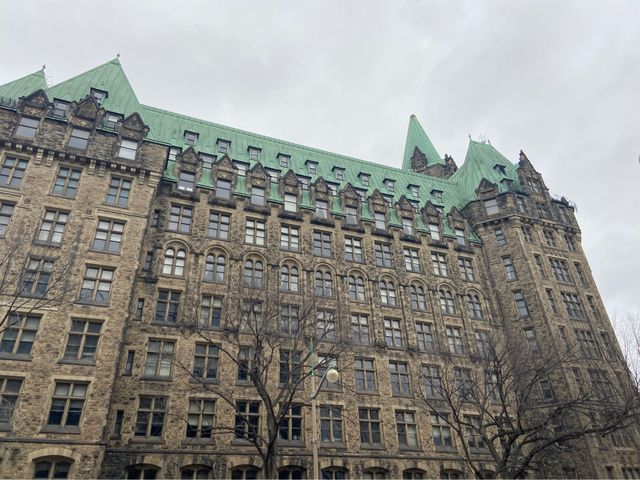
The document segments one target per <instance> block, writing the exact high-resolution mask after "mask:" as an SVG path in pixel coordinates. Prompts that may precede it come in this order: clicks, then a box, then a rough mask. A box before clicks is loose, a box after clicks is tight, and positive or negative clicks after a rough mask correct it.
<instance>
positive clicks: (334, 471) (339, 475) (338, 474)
mask: <svg viewBox="0 0 640 480" xmlns="http://www.w3.org/2000/svg"><path fill="white" fill-rule="evenodd" d="M348 477H349V470H347V469H346V468H339V467H331V468H325V469H324V470H322V480H346V479H347V478H348Z"/></svg>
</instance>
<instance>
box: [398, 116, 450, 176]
mask: <svg viewBox="0 0 640 480" xmlns="http://www.w3.org/2000/svg"><path fill="white" fill-rule="evenodd" d="M416 148H418V149H419V150H420V152H422V154H423V155H424V156H425V157H426V159H427V164H428V165H433V164H444V161H443V159H442V157H441V156H440V154H439V153H438V152H437V150H436V148H435V147H434V146H433V143H431V140H429V137H428V136H427V134H426V133H425V131H424V129H423V128H422V125H420V122H418V119H417V118H416V116H415V115H411V116H410V117H409V128H408V129H407V140H406V143H405V146H404V157H403V159H402V169H403V170H412V167H411V157H413V154H414V152H415V149H416Z"/></svg>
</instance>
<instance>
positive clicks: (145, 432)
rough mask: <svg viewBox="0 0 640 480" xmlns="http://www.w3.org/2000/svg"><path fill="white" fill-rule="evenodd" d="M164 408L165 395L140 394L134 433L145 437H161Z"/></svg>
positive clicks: (165, 403) (165, 405) (165, 406)
mask: <svg viewBox="0 0 640 480" xmlns="http://www.w3.org/2000/svg"><path fill="white" fill-rule="evenodd" d="M166 409H167V398H166V397H156V396H150V395H140V401H139V404H138V414H137V416H136V425H135V429H134V435H135V436H136V437H146V438H153V437H161V436H162V432H163V430H164V417H165V415H166Z"/></svg>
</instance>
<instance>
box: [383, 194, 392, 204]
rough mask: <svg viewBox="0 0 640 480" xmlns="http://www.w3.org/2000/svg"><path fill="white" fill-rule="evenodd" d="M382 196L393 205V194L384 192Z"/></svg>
mask: <svg viewBox="0 0 640 480" xmlns="http://www.w3.org/2000/svg"><path fill="white" fill-rule="evenodd" d="M382 196H383V197H384V199H385V201H386V202H387V203H388V204H389V205H393V195H387V194H384V193H383V194H382Z"/></svg>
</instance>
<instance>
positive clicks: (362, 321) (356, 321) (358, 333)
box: [351, 313, 371, 345]
mask: <svg viewBox="0 0 640 480" xmlns="http://www.w3.org/2000/svg"><path fill="white" fill-rule="evenodd" d="M369 331H370V330H369V317H368V316H367V315H362V314H359V313H352V314H351V340H352V341H353V342H354V343H359V344H361V345H369V344H370V343H371V336H370V333H369Z"/></svg>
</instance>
